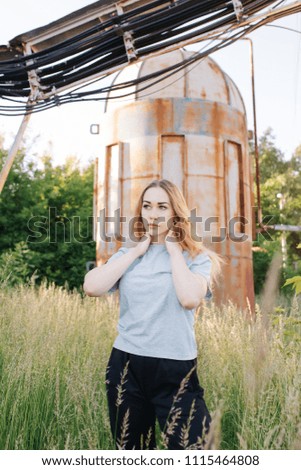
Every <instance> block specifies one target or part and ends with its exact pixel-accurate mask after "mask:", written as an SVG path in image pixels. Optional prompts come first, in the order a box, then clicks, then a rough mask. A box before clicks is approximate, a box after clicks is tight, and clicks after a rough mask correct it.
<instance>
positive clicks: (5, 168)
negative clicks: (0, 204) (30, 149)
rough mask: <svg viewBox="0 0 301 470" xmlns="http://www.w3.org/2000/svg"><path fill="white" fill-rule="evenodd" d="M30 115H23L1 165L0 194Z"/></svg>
mask: <svg viewBox="0 0 301 470" xmlns="http://www.w3.org/2000/svg"><path fill="white" fill-rule="evenodd" d="M30 116H31V113H28V114H25V116H24V117H23V119H22V122H21V125H20V127H19V130H18V133H17V135H16V137H15V140H14V143H13V144H12V146H11V148H10V151H9V153H8V157H7V159H6V161H5V163H4V165H3V168H2V170H1V173H0V194H1V193H2V189H3V186H4V185H5V182H6V180H7V177H8V174H9V171H10V169H11V167H12V164H13V163H14V159H15V156H16V154H17V152H18V150H19V148H20V144H21V142H22V138H23V135H24V132H25V130H26V127H27V124H28V122H29V119H30Z"/></svg>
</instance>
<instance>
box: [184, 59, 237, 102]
mask: <svg viewBox="0 0 301 470" xmlns="http://www.w3.org/2000/svg"><path fill="white" fill-rule="evenodd" d="M187 77H188V79H187V80H188V89H187V96H188V97H193V98H199V99H202V100H208V101H216V102H219V103H224V104H229V96H228V89H227V84H226V82H225V80H224V77H223V72H222V70H221V68H220V67H219V66H218V65H217V63H216V62H215V61H214V60H212V59H211V58H209V59H208V60H202V61H201V62H200V64H199V65H198V66H197V73H189V74H188V75H187Z"/></svg>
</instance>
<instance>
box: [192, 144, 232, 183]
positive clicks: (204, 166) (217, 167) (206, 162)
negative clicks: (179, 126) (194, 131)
mask: <svg viewBox="0 0 301 470" xmlns="http://www.w3.org/2000/svg"><path fill="white" fill-rule="evenodd" d="M186 142H187V162H188V165H187V171H188V174H189V175H195V176H196V175H207V176H214V177H219V178H222V177H223V176H224V161H223V150H224V142H223V139H222V136H221V137H220V138H218V139H216V138H214V137H213V136H211V135H188V136H187V137H186Z"/></svg>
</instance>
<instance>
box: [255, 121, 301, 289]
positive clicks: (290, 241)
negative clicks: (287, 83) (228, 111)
mask: <svg viewBox="0 0 301 470" xmlns="http://www.w3.org/2000/svg"><path fill="white" fill-rule="evenodd" d="M274 140H275V138H274V136H273V134H272V131H271V129H267V130H266V131H265V133H264V134H263V135H262V137H261V138H260V140H259V161H260V189H261V205H262V213H263V216H264V217H265V219H266V220H269V218H271V220H270V221H269V222H267V223H268V224H269V225H275V224H286V225H300V221H301V172H300V169H301V146H300V147H298V148H297V149H296V151H295V152H294V155H293V156H292V158H291V160H289V161H285V160H284V156H283V154H282V153H281V151H280V150H279V149H277V148H276V146H275V143H274ZM251 151H252V149H251ZM278 193H281V194H282V195H283V196H284V199H285V204H284V206H283V209H282V210H280V205H279V199H278V198H277V194H278ZM269 234H270V236H271V239H270V240H266V239H265V238H264V237H262V236H261V235H259V236H258V237H257V241H256V242H255V243H254V246H256V247H260V248H261V250H262V251H261V254H259V253H260V251H255V252H254V273H255V290H256V293H259V291H260V288H261V286H262V277H263V275H265V274H266V271H267V269H268V265H269V262H270V260H271V258H272V256H273V254H274V253H275V251H277V250H279V248H280V237H281V233H280V232H279V231H269ZM286 241H287V251H288V267H287V270H286V272H284V271H283V272H282V277H281V282H282V281H283V282H284V279H285V278H287V277H291V276H292V272H294V269H295V268H294V263H296V264H297V262H298V260H300V254H301V253H300V252H301V250H300V248H297V246H298V244H299V243H300V242H301V233H300V232H287V233H286ZM263 253H264V254H263ZM263 258H265V259H266V270H265V272H264V271H263V268H264V263H263ZM298 269H300V272H301V266H300V267H299V268H298Z"/></svg>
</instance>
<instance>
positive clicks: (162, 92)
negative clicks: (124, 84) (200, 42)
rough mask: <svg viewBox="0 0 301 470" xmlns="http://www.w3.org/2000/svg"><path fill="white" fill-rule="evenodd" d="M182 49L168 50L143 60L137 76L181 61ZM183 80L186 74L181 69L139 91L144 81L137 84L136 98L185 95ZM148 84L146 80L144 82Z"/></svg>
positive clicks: (148, 73) (143, 85)
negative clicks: (165, 52)
mask: <svg viewBox="0 0 301 470" xmlns="http://www.w3.org/2000/svg"><path fill="white" fill-rule="evenodd" d="M183 58H184V57H183V53H182V51H181V50H180V49H179V50H176V51H174V52H168V53H167V54H162V55H160V56H158V57H153V58H151V59H150V60H145V61H144V62H143V63H142V66H141V69H140V72H139V76H141V75H143V76H146V75H150V74H152V73H154V72H156V71H157V70H158V68H166V67H169V66H170V64H171V62H173V63H176V62H181V61H182V60H183ZM185 81H186V74H185V73H183V70H181V71H180V72H177V73H175V74H174V75H172V76H171V77H169V78H166V79H165V80H162V81H160V82H159V83H156V84H155V85H153V86H151V87H150V88H148V89H147V90H142V91H140V88H144V87H145V83H142V84H141V85H139V84H138V85H137V100H141V99H144V98H147V97H150V96H151V98H152V99H156V98H161V99H162V98H177V97H180V98H181V97H183V96H185V86H186V84H185ZM146 84H148V82H146Z"/></svg>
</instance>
